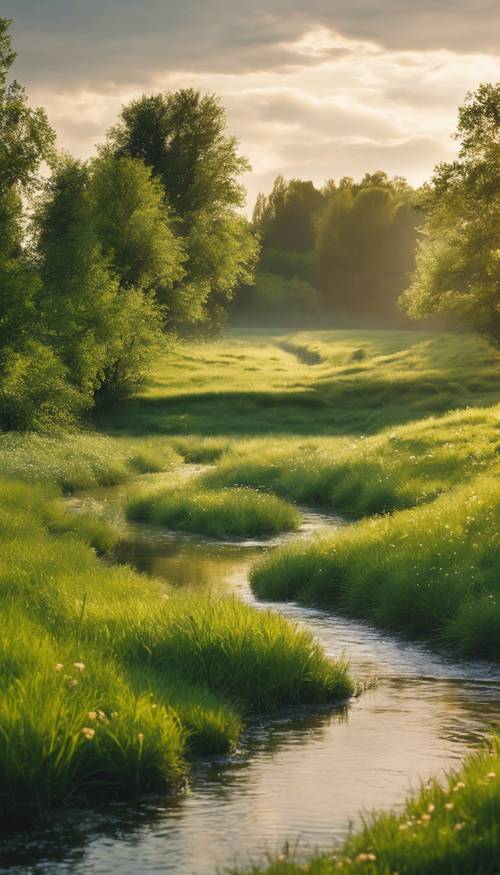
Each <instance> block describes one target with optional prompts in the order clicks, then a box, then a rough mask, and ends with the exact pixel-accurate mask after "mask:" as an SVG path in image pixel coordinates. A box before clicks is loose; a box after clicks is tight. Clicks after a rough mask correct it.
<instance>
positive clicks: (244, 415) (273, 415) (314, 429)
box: [97, 374, 500, 436]
mask: <svg viewBox="0 0 500 875" xmlns="http://www.w3.org/2000/svg"><path fill="white" fill-rule="evenodd" d="M499 397H500V392H499V391H498V383H497V382H496V384H495V382H494V381H493V380H491V381H489V380H487V381H484V382H483V383H482V385H480V386H479V385H477V380H476V381H475V382H473V381H472V380H471V382H470V384H467V383H466V382H465V381H464V382H461V383H458V382H456V381H452V380H450V379H449V377H448V376H447V375H446V374H444V375H442V376H441V375H436V376H433V377H432V378H429V377H427V376H426V377H425V378H422V377H421V376H420V377H417V376H416V377H415V379H411V378H402V379H379V378H377V377H376V376H374V377H367V376H366V375H363V377H362V378H360V379H359V380H353V379H352V378H350V379H345V378H344V379H343V378H342V377H339V378H337V379H334V380H325V381H323V382H321V383H320V384H316V385H315V386H314V387H312V388H311V389H306V390H303V391H299V392H297V391H288V392H287V391H283V392H277V391H269V392H262V391H255V392H251V391H250V392H249V391H245V392H239V391H227V392H213V391H210V392H196V393H183V394H179V395H175V396H171V397H155V398H148V397H138V398H135V399H132V400H131V401H129V402H127V404H126V405H124V406H121V407H116V408H115V409H114V410H110V411H108V412H107V413H106V415H103V414H101V416H100V417H99V419H98V420H97V425H98V427H101V428H102V429H104V430H110V429H111V430H112V431H117V432H120V433H124V434H127V435H132V436H138V435H143V434H145V433H152V434H165V435H186V434H197V435H211V436H216V435H231V434H232V435H248V434H283V435H287V434H290V435H291V434H295V435H340V434H352V435H357V434H370V433H374V432H376V431H379V430H380V429H382V428H385V427H391V426H396V425H403V424H405V423H406V422H410V421H416V420H419V419H422V418H424V417H427V416H431V415H435V414H443V413H447V412H448V411H450V410H454V409H456V408H459V407H465V406H467V405H471V406H472V405H473V406H475V407H481V406H484V407H486V406H489V405H491V404H492V403H494V402H495V401H496V400H498V398H499Z"/></svg>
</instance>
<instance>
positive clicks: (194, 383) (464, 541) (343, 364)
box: [111, 331, 500, 659]
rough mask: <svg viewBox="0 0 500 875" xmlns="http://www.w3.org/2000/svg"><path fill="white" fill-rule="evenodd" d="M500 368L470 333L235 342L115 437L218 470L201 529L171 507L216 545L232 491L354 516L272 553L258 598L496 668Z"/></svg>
mask: <svg viewBox="0 0 500 875" xmlns="http://www.w3.org/2000/svg"><path fill="white" fill-rule="evenodd" d="M499 364H500V356H499V355H498V354H497V353H496V352H495V351H494V350H493V349H492V348H491V347H490V346H488V345H487V344H486V343H485V342H483V341H481V340H479V339H477V338H476V337H472V336H470V335H446V334H423V333H420V332H401V331H372V332H369V331H364V332H363V331H361V332H348V331H337V332H331V331H330V332H328V331H326V332H299V333H297V334H295V335H292V336H285V335H278V336H272V335H267V336H266V335H256V336H254V337H252V336H246V337H242V336H235V337H233V338H229V339H227V340H225V341H222V342H218V343H216V344H190V345H188V346H186V345H184V346H181V347H179V348H178V349H177V350H176V351H174V352H173V353H170V354H169V356H168V359H164V360H163V361H159V363H158V367H157V370H156V371H155V374H154V375H153V378H152V381H151V383H150V385H149V386H148V388H147V390H146V391H145V392H144V394H143V395H142V396H141V397H139V398H137V399H136V401H135V402H133V404H132V408H131V411H130V415H129V411H127V417H126V420H125V418H124V416H123V415H122V413H117V414H116V415H115V417H114V418H113V419H112V420H111V424H112V426H113V428H114V430H115V433H116V434H126V435H127V436H128V438H129V439H130V438H131V436H132V435H134V434H141V430H142V429H143V428H145V424H146V423H149V424H150V427H151V428H152V429H153V430H154V431H155V432H156V433H157V434H162V435H163V436H164V437H165V438H166V439H168V440H169V443H170V446H171V447H172V448H173V449H174V450H175V451H176V452H178V453H180V454H181V455H182V456H183V457H184V458H185V459H186V460H189V461H193V462H205V463H207V464H209V465H210V468H209V469H208V470H207V471H206V472H205V473H204V474H202V475H201V476H200V477H198V478H197V480H196V481H195V482H194V483H193V484H192V488H193V489H195V490H198V494H199V495H202V496H208V495H210V493H212V505H211V507H213V510H211V509H210V508H209V505H208V503H207V504H206V517H207V520H206V521H205V523H203V522H201V521H200V505H199V504H198V509H197V512H196V514H195V513H194V509H193V508H191V509H189V508H187V509H186V507H185V505H186V503H188V504H189V501H190V499H188V497H187V495H186V496H185V497H184V498H183V499H182V501H180V500H179V498H178V499H177V510H176V511H174V509H173V507H172V505H175V504H176V500H175V497H174V495H173V494H172V495H171V496H170V497H169V498H168V500H167V499H165V500H166V502H167V504H168V506H169V509H168V516H169V519H170V520H172V519H173V518H174V517H175V516H176V515H177V514H178V513H179V514H181V520H183V521H182V525H183V526H184V527H185V528H189V527H190V525H191V526H196V529H197V530H198V531H203V530H204V531H209V530H210V526H211V525H212V526H213V527H214V528H213V533H214V534H215V531H216V529H217V523H216V514H215V505H216V504H217V505H220V496H221V494H224V491H225V490H226V492H225V494H226V495H228V494H229V493H228V492H227V490H229V491H230V490H235V489H236V490H240V495H241V496H242V497H243V496H246V495H247V494H252V495H253V494H255V491H257V492H260V493H261V494H262V495H263V496H264V495H265V496H269V497H271V496H272V497H275V496H280V497H282V498H284V499H286V500H287V501H289V502H296V503H298V504H304V505H316V506H319V507H322V508H326V509H330V510H332V511H336V512H338V511H341V512H344V513H345V514H346V515H348V516H349V517H350V519H351V520H352V522H353V523H354V524H353V525H352V526H350V527H349V528H347V529H344V530H342V531H338V532H334V533H331V534H329V535H328V536H325V537H323V538H321V539H317V538H316V539H314V540H311V541H309V542H304V541H300V542H296V543H294V544H288V545H285V546H283V547H281V548H279V549H277V550H274V551H273V552H272V553H270V554H269V555H268V556H267V557H266V558H265V559H264V561H263V562H262V564H261V565H260V566H258V567H256V568H255V569H254V572H253V575H252V586H253V589H254V592H255V593H256V594H257V595H258V596H259V597H261V598H267V599H274V600H276V599H292V600H300V601H302V602H304V603H307V604H312V605H317V606H320V607H323V608H327V609H332V610H336V611H340V612H343V613H346V614H348V615H351V616H356V617H360V618H363V619H368V620H370V621H371V622H374V623H375V624H377V625H379V626H381V627H382V628H386V629H390V630H392V631H395V632H397V633H399V634H401V635H403V636H407V637H414V638H426V639H428V640H430V641H432V642H435V643H437V644H439V645H440V646H444V647H446V648H447V649H451V650H454V651H455V652H456V653H457V654H460V655H461V656H466V657H474V658H488V659H500V650H499V644H498V642H499V641H500V607H499V603H498V586H499V582H498V575H497V573H496V569H497V568H498V561H499V549H500V548H499V545H498V531H499V529H500V487H499V485H498V484H499V479H498V474H499V470H500V469H499V461H498V459H499V450H500V404H499V400H500V382H499V379H498V373H499V370H498V368H499ZM181 407H182V414H181V413H180V408H181ZM171 430H172V431H175V435H172V436H171V437H170V438H169V433H170V431H171ZM200 490H201V492H200ZM246 490H252V493H249V492H246ZM182 505H183V506H184V507H183V509H182ZM242 505H243V502H242ZM186 510H187V511H188V515H189V514H190V515H191V516H190V519H191V523H189V522H187V521H186V513H185V512H186ZM158 513H159V511H158ZM195 516H196V517H197V521H196V522H194V517H195ZM201 516H203V514H201ZM208 520H210V522H209V521H208ZM169 524H172V525H173V526H175V525H176V524H175V522H174V523H169ZM217 531H218V533H219V534H221V533H223V532H222V529H221V528H220V526H219V528H218V529H217ZM242 531H243V530H242Z"/></svg>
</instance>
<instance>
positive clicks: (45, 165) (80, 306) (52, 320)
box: [0, 19, 258, 429]
mask: <svg viewBox="0 0 500 875" xmlns="http://www.w3.org/2000/svg"><path fill="white" fill-rule="evenodd" d="M9 24H10V22H9V21H7V20H5V19H0V426H1V427H3V428H15V429H24V428H30V427H43V426H44V424H46V423H49V422H50V423H54V422H60V423H63V424H64V423H68V422H70V421H71V420H74V419H75V418H76V417H78V416H79V415H81V414H82V413H83V412H84V411H86V410H90V409H92V408H93V407H95V406H96V405H99V404H102V403H109V402H110V401H112V400H115V399H118V398H122V397H124V396H126V395H128V394H130V393H131V392H133V391H134V390H135V389H136V388H137V386H138V385H139V384H140V382H141V381H142V379H143V378H144V376H145V374H146V373H147V369H148V365H149V362H150V359H151V355H152V354H153V353H154V351H155V349H156V348H157V346H158V343H159V341H160V340H161V338H162V337H163V336H164V333H165V331H167V332H174V331H175V332H178V333H182V332H186V331H192V330H193V329H195V328H196V327H197V326H203V327H204V329H205V330H211V331H214V330H216V329H217V328H218V327H219V326H220V325H221V322H222V319H223V314H224V310H225V307H226V305H227V300H228V299H229V298H230V297H231V295H232V294H233V291H234V289H235V287H236V286H237V285H238V284H240V283H241V282H243V281H246V282H249V281H251V278H252V275H253V267H254V263H255V261H256V258H257V255H258V241H257V239H256V237H255V235H254V234H253V233H252V231H251V228H250V226H249V223H248V222H247V221H246V219H245V218H244V217H243V216H242V214H241V212H240V208H241V207H242V205H243V203H244V189H243V187H242V186H241V184H240V182H239V177H240V176H241V174H242V173H243V172H244V171H246V170H247V169H248V164H247V162H246V160H245V159H244V158H242V157H241V156H240V155H239V154H238V145H237V142H236V140H235V139H234V138H233V137H231V136H229V135H228V134H227V133H226V118H225V112H224V109H223V107H222V106H221V104H220V101H219V100H218V98H217V97H215V96H212V95H202V94H200V93H199V92H197V91H194V90H192V89H183V90H180V91H177V92H173V93H165V94H153V95H145V96H143V97H141V98H139V99H138V100H134V101H132V102H131V103H130V104H128V105H127V106H125V107H124V108H123V109H122V111H121V114H120V117H119V120H118V122H117V124H116V125H115V126H114V127H113V128H112V129H111V130H110V131H109V132H108V135H107V139H106V142H105V144H104V145H103V146H102V147H100V148H99V149H98V150H97V153H96V155H95V157H93V158H92V159H91V160H89V161H85V162H82V161H78V160H76V159H74V158H73V157H71V156H70V155H67V154H58V153H57V151H56V148H55V134H54V131H53V130H52V129H51V127H50V125H49V122H48V119H47V116H46V114H45V112H44V110H43V109H41V108H32V107H31V106H30V105H29V102H28V99H27V96H26V92H25V90H24V89H23V88H22V87H21V86H20V85H19V84H18V83H17V82H16V81H15V80H14V81H12V82H9V81H8V76H9V72H10V68H11V65H12V63H13V61H14V58H15V54H14V52H13V51H12V46H11V41H10V38H9ZM44 169H45V172H43V171H44Z"/></svg>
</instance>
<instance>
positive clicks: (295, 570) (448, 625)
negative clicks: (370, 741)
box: [0, 331, 500, 875]
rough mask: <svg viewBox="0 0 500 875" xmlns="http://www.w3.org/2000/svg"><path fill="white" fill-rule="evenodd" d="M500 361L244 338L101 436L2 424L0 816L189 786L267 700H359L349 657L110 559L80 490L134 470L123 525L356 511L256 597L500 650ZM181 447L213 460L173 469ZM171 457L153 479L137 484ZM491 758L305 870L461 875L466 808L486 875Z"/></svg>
mask: <svg viewBox="0 0 500 875" xmlns="http://www.w3.org/2000/svg"><path fill="white" fill-rule="evenodd" d="M499 364H500V356H498V355H497V354H496V353H495V352H494V351H493V350H492V349H491V348H489V347H488V346H487V345H486V344H484V343H483V342H482V341H480V340H478V339H476V338H473V337H470V336H468V335H463V336H452V335H437V334H422V333H418V332H390V331H386V332H369V331H365V332H347V331H339V332H315V333H314V334H313V333H299V334H296V335H293V336H284V335H271V334H269V335H255V336H252V335H248V336H245V337H244V336H234V337H230V338H228V339H226V340H222V341H217V342H215V343H190V344H183V345H179V346H177V347H176V348H174V349H169V350H168V351H166V352H165V353H164V355H163V356H162V357H161V358H160V359H159V360H158V363H157V366H156V368H155V371H154V373H153V374H152V375H151V380H150V381H149V383H148V385H147V386H146V388H145V390H144V391H143V393H142V394H141V395H139V396H137V397H136V398H135V400H133V401H132V402H130V403H129V404H127V405H126V406H125V407H123V406H122V407H120V408H117V409H116V410H114V411H111V412H110V413H109V414H108V416H107V418H106V419H105V420H104V419H101V420H100V421H99V422H97V423H94V426H93V428H92V429H90V428H89V429H88V430H84V431H82V432H80V433H63V432H61V433H60V434H51V435H29V434H28V435H17V434H6V435H0V478H1V482H0V539H1V547H2V549H1V558H0V601H1V604H0V609H1V611H2V618H3V622H2V629H1V632H0V650H1V657H0V665H1V670H0V686H1V690H2V698H1V704H0V723H1V726H2V732H1V733H0V810H1V813H2V817H3V822H4V824H5V825H7V826H8V825H9V824H10V823H11V822H13V821H14V822H18V821H24V820H26V818H28V817H32V816H33V815H34V814H37V813H39V812H41V811H45V810H46V809H48V808H50V807H57V806H60V805H67V804H68V803H72V804H74V803H80V802H82V801H83V800H87V801H88V800H89V799H95V798H102V797H104V798H110V797H111V798H115V797H124V796H128V797H130V796H137V795H141V794H143V793H145V792H165V791H168V792H175V790H176V788H178V787H180V786H182V785H183V783H184V782H185V780H186V775H187V774H188V772H189V768H190V763H191V762H192V761H193V759H194V758H195V757H197V756H200V755H203V756H205V755H208V754H214V753H217V754H219V753H224V752H227V751H229V750H230V749H231V748H232V747H234V745H235V744H236V742H237V740H238V737H239V735H240V733H241V729H242V726H243V724H244V721H245V719H246V718H247V717H248V716H249V715H250V714H256V713H258V714H271V713H276V712H278V713H279V712H281V711H283V709H286V708H289V707H290V706H317V705H321V704H324V703H330V704H331V703H340V702H343V701H345V700H346V699H347V698H349V696H351V695H352V694H353V692H354V690H355V684H354V681H353V680H352V678H351V676H350V673H349V669H348V666H347V664H346V662H345V661H343V660H338V661H334V662H332V661H330V660H328V659H327V658H326V657H325V655H324V653H323V652H322V651H321V649H320V648H319V646H318V645H317V644H316V643H315V642H314V640H313V639H312V638H311V636H310V635H309V634H308V633H307V632H304V631H302V630H301V629H300V628H298V627H294V626H293V624H290V623H289V622H288V621H286V620H284V619H283V618H282V617H280V616H279V614H277V613H270V612H269V613H268V612H265V611H264V612H261V611H256V610H255V609H254V608H251V607H249V606H246V605H244V604H243V603H240V602H239V601H238V600H236V599H234V598H231V597H221V596H214V595H213V594H212V595H210V596H207V595H201V596H200V595H193V594H190V593H187V592H179V591H175V590H174V589H173V588H172V589H170V588H169V587H168V585H166V584H165V583H164V582H159V581H155V580H152V579H149V578H145V577H142V576H141V575H139V574H138V573H136V572H135V571H133V570H132V569H130V568H128V567H127V566H123V565H116V564H113V563H112V562H111V561H110V559H111V558H112V550H113V547H114V545H115V543H116V541H117V539H119V538H120V532H119V531H117V530H116V528H115V527H114V526H113V525H112V524H111V523H110V522H109V521H107V520H106V519H104V518H101V517H99V516H95V515H89V514H88V513H87V514H85V513H83V514H79V515H74V514H73V515H71V514H69V513H68V511H67V510H66V509H65V508H64V507H63V504H62V499H61V496H62V495H63V494H64V493H71V492H78V491H81V490H85V489H87V488H89V487H93V488H96V487H97V488H98V487H100V486H105V485H109V484H116V483H130V488H129V489H128V492H127V491H126V492H125V493H124V502H123V505H124V512H126V513H127V514H128V516H129V517H130V518H133V519H139V520H146V521H148V522H149V523H153V524H154V525H157V526H164V527H167V528H171V529H179V530H181V531H187V532H199V533H201V534H203V535H205V536H206V537H208V538H210V537H217V538H221V537H222V538H224V537H229V538H234V537H246V536H253V535H256V534H258V535H263V536H265V535H270V534H272V533H276V532H280V531H286V530H288V531H293V530H295V529H296V528H297V526H298V525H299V523H300V510H301V508H300V506H301V505H311V506H317V507H320V508H323V509H326V510H327V511H328V510H331V511H332V512H342V513H344V514H345V515H346V517H347V518H348V519H349V520H350V521H351V522H352V525H349V526H347V527H345V528H343V529H340V530H338V531H333V532H331V533H330V534H328V535H322V536H317V537H314V538H311V539H309V540H307V539H300V540H296V541H294V542H293V543H292V542H290V543H289V544H288V545H285V546H282V547H278V548H276V549H274V550H273V551H269V552H267V553H266V554H265V556H264V559H263V561H262V562H261V563H260V564H259V565H257V566H256V567H255V568H254V571H253V574H252V581H251V583H252V587H253V589H254V592H255V593H256V594H257V596H258V597H260V598H262V599H272V600H300V601H302V602H304V603H307V604H314V605H317V606H320V607H323V608H326V609H327V610H333V611H336V612H339V613H343V614H346V615H349V616H355V617H359V618H362V619H365V620H368V621H369V622H371V623H373V624H375V625H377V626H379V627H381V628H383V629H390V630H391V631H393V632H396V633H398V634H400V635H402V636H405V637H409V638H419V639H425V640H428V641H430V642H431V643H432V644H433V645H436V646H438V647H441V648H445V649H447V650H448V651H454V652H455V653H457V654H459V655H460V656H466V657H469V656H470V657H474V658H488V659H493V660H495V659H500V650H499V645H498V642H499V641H500V608H499V604H498V591H499V579H498V574H497V569H498V565H499V561H500V545H499V542H498V531H499V527H500V486H499V479H498V474H499V473H500V463H499V458H500V457H499V449H500V380H499V377H498V374H499ZM186 462H187V463H195V464H196V465H197V466H199V467H198V468H197V469H196V470H195V471H194V472H193V475H192V476H190V477H189V480H188V481H184V480H183V481H182V482H181V481H178V480H177V471H178V469H179V468H180V467H182V465H183V464H184V463H186ZM160 471H161V472H166V475H165V476H166V479H165V478H164V476H163V475H162V480H161V487H155V488H153V489H152V490H151V489H149V488H148V489H145V488H144V487H143V486H140V487H139V488H138V487H137V485H136V484H135V482H134V481H135V479H136V478H137V477H138V476H139V475H143V474H145V473H147V472H160ZM168 472H170V473H168ZM169 478H170V480H169ZM110 551H111V552H110ZM99 554H100V555H99ZM100 556H103V557H104V561H103V559H102V558H100ZM347 656H348V654H347ZM495 756H496V757H497V759H496V760H492V759H488V758H486V757H483V759H479V760H476V761H475V763H473V764H469V765H466V766H465V772H464V775H465V777H463V776H462V777H460V776H458V777H457V776H455V777H452V778H450V781H454V782H455V784H456V783H457V782H458V781H463V782H464V783H465V784H466V787H467V791H464V792H463V793H460V795H457V796H455V795H451V796H450V793H449V792H448V790H446V789H439V787H438V786H437V785H433V787H432V788H431V789H429V790H425V791H423V792H422V795H421V796H420V797H418V798H416V799H414V800H413V801H412V802H411V803H410V807H409V809H408V812H406V813H405V815H404V816H399V815H398V816H391V815H387V816H386V815H383V816H382V815H381V816H379V817H378V818H377V819H376V820H374V821H370V823H368V824H367V827H366V830H365V832H363V833H361V834H359V835H356V836H354V837H353V838H352V839H350V840H349V842H348V843H347V845H346V848H345V849H344V850H342V851H339V852H338V854H337V857H335V859H333V858H332V856H331V855H330V856H328V857H321V858H318V859H317V860H315V861H313V862H311V864H310V866H309V867H308V868H306V870H305V871H310V872H311V873H316V872H317V873H320V875H323V873H325V875H326V873H329V872H331V871H333V869H334V868H335V867H336V868H337V869H338V868H343V869H344V870H345V871H347V872H351V871H352V872H358V871H363V872H367V873H369V872H372V873H384V875H385V873H389V872H391V873H392V872H393V871H401V872H405V873H406V872H407V873H413V872H415V875H416V873H417V872H419V873H435V872H441V871H444V870H443V868H442V863H443V860H446V861H447V865H448V864H449V865H448V869H447V871H450V872H459V871H467V866H468V865H469V862H470V859H471V854H474V853H476V851H475V850H474V843H473V841H472V840H471V839H470V835H471V831H472V824H473V821H474V819H475V820H476V821H477V823H478V824H479V825H480V828H481V831H482V832H481V834H482V835H483V834H484V836H485V838H484V847H483V850H484V860H485V861H486V862H485V865H484V866H483V869H481V867H480V866H478V868H477V872H478V875H479V873H482V872H483V871H484V872H485V873H486V872H488V873H489V872H491V871H493V870H492V869H491V866H490V868H488V866H489V865H490V864H489V862H488V861H490V860H491V854H492V851H491V848H492V847H493V843H494V841H496V839H495V837H494V827H493V826H492V815H491V812H492V811H493V810H496V808H495V806H497V805H498V785H497V783H495V781H493V780H492V779H491V778H490V777H488V775H489V774H490V773H491V772H492V771H495V769H496V768H497V766H498V752H496V754H495ZM449 798H452V799H453V804H454V805H455V804H456V806H457V807H456V810H455V809H449V808H447V807H446V806H447V804H448V803H447V802H446V800H447V799H449ZM459 803H460V804H459ZM431 806H434V807H432V808H431ZM452 811H453V813H451V812H452ZM429 812H430V813H431V814H432V817H431V818H430V819H429V820H427V819H426V818H427V813H429ZM427 823H428V824H429V825H428V826H426V824H427ZM457 823H458V824H464V826H463V827H462V826H459V827H457V826H456V824H457ZM405 824H407V826H408V829H406V827H405ZM401 827H403V828H402V829H401ZM429 837H431V841H430V842H429V841H428V838H429ZM424 838H425V841H424ZM410 839H411V841H410ZM415 849H416V850H415ZM339 855H340V856H339ZM342 855H343V856H342ZM360 855H361V856H360ZM363 855H365V856H363ZM370 855H375V859H372V857H371V856H370ZM453 855H455V856H453ZM452 858H453V860H452ZM474 859H476V858H474ZM478 859H479V858H478ZM349 860H351V861H353V862H349ZM450 860H452V863H453V865H451V863H450ZM479 862H481V860H479ZM340 863H341V864H342V866H340V865H339V864H340ZM481 865H482V862H481ZM412 866H413V868H412ZM440 866H441V868H440ZM460 866H462V868H460ZM384 867H385V868H384ZM398 867H399V868H398ZM419 867H420V868H419ZM464 867H465V868H464ZM256 871H258V870H256ZM268 871H269V873H273V875H274V873H275V875H278V873H279V875H282V873H283V875H285V873H286V875H288V873H290V875H291V873H295V872H298V871H304V869H300V868H298V864H295V863H294V862H293V860H277V861H275V862H273V863H272V864H271V868H270V869H269V870H268Z"/></svg>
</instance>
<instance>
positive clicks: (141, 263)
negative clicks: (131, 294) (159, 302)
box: [89, 152, 184, 297]
mask: <svg viewBox="0 0 500 875" xmlns="http://www.w3.org/2000/svg"><path fill="white" fill-rule="evenodd" d="M89 187H90V196H91V200H92V210H93V222H94V228H95V231H96V234H97V238H98V240H99V243H100V244H101V247H102V251H103V253H104V255H105V256H108V257H109V260H110V263H111V265H112V267H113V269H114V271H115V272H116V273H117V274H118V276H119V278H120V284H121V286H122V287H123V288H135V289H142V290H143V291H153V292H155V293H156V294H157V296H158V297H160V296H161V295H162V293H163V295H165V294H166V292H167V291H168V289H170V288H172V286H173V285H174V283H175V282H177V281H178V280H180V279H181V278H182V275H183V269H182V262H183V260H184V252H183V247H182V243H181V241H180V240H179V238H178V237H177V236H176V233H175V230H174V226H173V225H174V223H173V221H172V218H171V216H170V215H169V213H168V210H166V209H165V204H164V194H163V189H162V186H161V183H160V181H159V180H158V179H157V178H153V177H152V173H151V170H150V168H149V167H146V165H145V164H144V162H143V161H142V160H141V159H139V158H128V157H123V158H115V157H114V156H113V155H111V154H109V153H108V154H106V152H104V153H103V154H102V155H101V156H100V157H99V158H98V159H96V160H95V161H94V162H92V166H91V174H90V180H89Z"/></svg>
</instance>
